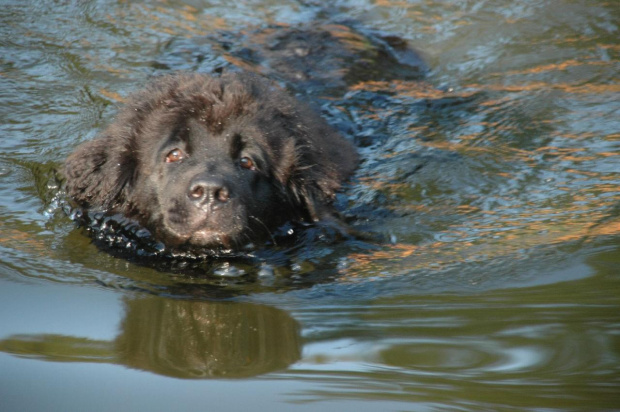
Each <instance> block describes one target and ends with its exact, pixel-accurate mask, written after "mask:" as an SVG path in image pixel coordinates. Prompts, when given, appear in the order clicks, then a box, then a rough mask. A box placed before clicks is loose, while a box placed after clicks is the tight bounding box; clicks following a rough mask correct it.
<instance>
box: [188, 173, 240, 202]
mask: <svg viewBox="0 0 620 412" xmlns="http://www.w3.org/2000/svg"><path fill="white" fill-rule="evenodd" d="M187 196H188V197H189V199H190V200H191V201H192V202H194V203H196V204H197V205H201V206H202V205H212V206H215V205H218V204H222V203H226V202H228V200H229V199H230V190H229V189H228V187H227V186H226V183H225V182H224V180H223V179H221V178H218V177H214V176H209V177H202V178H198V179H194V180H193V181H192V182H191V184H190V186H189V191H188V193H187Z"/></svg>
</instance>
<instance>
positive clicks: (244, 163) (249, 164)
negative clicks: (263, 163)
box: [239, 156, 256, 170]
mask: <svg viewBox="0 0 620 412" xmlns="http://www.w3.org/2000/svg"><path fill="white" fill-rule="evenodd" d="M239 164H240V165H241V167H243V168H244V169H248V170H256V165H255V164H254V161H253V160H252V159H250V158H249V157H247V156H244V157H242V158H241V159H239Z"/></svg>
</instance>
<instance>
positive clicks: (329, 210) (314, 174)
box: [294, 115, 359, 222]
mask: <svg viewBox="0 0 620 412" xmlns="http://www.w3.org/2000/svg"><path fill="white" fill-rule="evenodd" d="M307 116H308V117H306V118H309V119H314V121H313V122H312V123H311V124H310V125H308V126H307V127H304V129H305V133H304V134H305V135H306V136H305V138H302V139H300V143H299V147H298V150H297V153H298V159H297V167H296V170H295V177H294V180H295V181H296V183H295V185H296V186H297V188H298V193H299V197H300V198H301V200H303V203H304V206H305V208H306V210H307V211H308V215H309V217H310V218H311V219H312V220H313V221H315V222H316V221H331V220H334V219H338V217H337V216H336V215H337V214H336V211H335V210H334V208H333V202H334V199H335V197H336V192H337V191H338V190H340V189H341V187H342V184H343V183H344V182H345V181H346V180H347V179H348V178H349V177H350V176H351V175H352V174H353V172H354V171H355V168H356V167H357V164H358V160H359V159H358V155H357V151H356V150H355V148H354V146H353V145H352V144H351V143H350V142H349V141H348V140H346V139H344V138H343V137H342V136H341V135H340V134H339V133H338V132H336V131H335V130H334V129H332V128H331V127H330V126H329V125H327V123H326V122H325V121H324V120H323V119H322V118H320V117H318V115H315V116H310V115H307Z"/></svg>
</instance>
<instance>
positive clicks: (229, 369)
mask: <svg viewBox="0 0 620 412" xmlns="http://www.w3.org/2000/svg"><path fill="white" fill-rule="evenodd" d="M125 305H126V316H125V319H124V320H123V322H122V327H121V333H120V334H119V336H118V337H117V338H116V339H115V340H114V341H112V342H108V341H93V340H91V339H87V338H76V337H72V336H63V335H49V334H41V335H14V336H12V337H9V338H8V339H5V340H2V341H0V351H3V352H6V353H11V354H13V355H16V356H20V357H31V358H36V359H41V360H46V361H57V362H99V363H101V362H109V363H115V364H120V365H125V366H128V367H131V368H135V369H141V370H145V371H150V372H154V373H157V374H160V375H166V376H172V377H177V378H193V379H200V378H218V377H220V378H221V377H228V378H242V377H249V376H256V375H261V374H264V373H267V372H272V371H276V370H281V369H284V368H286V367H287V366H289V365H291V364H292V363H294V362H296V361H297V360H299V358H300V354H301V343H300V337H299V325H298V324H297V322H296V321H295V320H294V319H293V318H291V317H290V316H289V315H288V314H287V313H286V312H284V311H281V310H279V309H276V308H273V307H269V306H262V305H255V304H247V303H233V302H188V301H179V300H172V299H163V298H160V297H152V296H151V297H139V298H131V299H126V301H125Z"/></svg>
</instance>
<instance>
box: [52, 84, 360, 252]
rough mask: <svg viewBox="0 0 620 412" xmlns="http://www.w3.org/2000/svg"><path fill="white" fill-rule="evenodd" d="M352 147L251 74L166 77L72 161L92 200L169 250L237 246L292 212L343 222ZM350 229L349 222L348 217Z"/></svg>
mask: <svg viewBox="0 0 620 412" xmlns="http://www.w3.org/2000/svg"><path fill="white" fill-rule="evenodd" d="M357 160H358V158H357V154H356V151H355V149H354V147H353V146H352V145H351V144H350V143H349V142H348V141H347V140H345V139H344V138H343V137H341V136H340V135H339V134H338V133H337V132H336V131H335V130H333V129H332V128H331V127H329V126H328V125H327V124H326V122H325V121H324V120H323V119H322V118H321V117H319V116H318V115H317V114H316V113H314V112H313V111H312V110H311V109H310V108H308V107H307V106H306V105H304V104H302V103H300V102H299V101H297V100H296V99H294V98H293V97H291V96H289V95H288V94H287V93H286V92H284V91H283V90H281V89H279V88H278V87H276V86H275V85H274V84H272V83H271V82H269V81H268V80H265V79H263V78H261V77H258V76H256V75H253V74H247V73H246V74H243V73H226V74H223V75H221V76H219V77H211V76H208V75H204V74H176V75H167V76H162V77H159V78H157V79H156V80H154V81H153V82H152V83H151V84H150V85H148V86H147V88H146V89H145V90H143V91H141V92H138V93H136V94H134V95H133V96H131V97H130V98H129V100H128V102H127V104H126V105H125V107H124V108H123V109H122V110H121V111H120V113H119V114H118V115H117V117H116V120H115V121H114V122H113V123H112V124H111V125H110V126H108V127H107V128H106V129H105V130H104V131H102V132H101V133H100V134H99V136H97V137H96V138H95V139H94V140H91V141H88V142H85V143H83V144H82V145H80V146H79V147H78V148H77V149H76V150H75V152H74V153H72V154H71V155H70V156H69V157H68V159H67V160H66V163H65V164H64V170H63V174H64V176H65V179H66V185H65V187H66V191H67V194H68V195H69V196H70V197H71V198H72V199H73V201H74V202H75V203H76V204H77V206H78V207H79V208H81V209H84V210H89V211H97V212H104V213H105V214H107V215H111V214H120V215H122V216H124V217H125V218H128V219H131V220H133V221H136V222H137V223H139V224H140V225H141V226H143V227H144V228H146V229H148V230H149V231H150V232H151V234H152V236H153V237H154V238H155V239H157V240H158V241H161V242H162V243H164V244H165V245H166V247H167V248H170V249H172V250H189V251H192V250H237V249H241V248H243V247H245V246H246V245H248V244H256V243H257V242H258V243H260V242H261V241H264V240H266V239H268V238H269V236H270V233H271V232H272V231H273V230H274V229H276V228H278V227H280V226H281V225H283V224H284V223H285V222H287V221H302V222H303V221H308V222H318V221H327V222H329V224H334V225H336V226H339V223H338V218H337V217H336V214H335V210H334V208H333V205H332V203H333V200H334V196H335V193H336V191H337V190H338V189H340V187H341V184H342V183H343V181H345V180H346V179H347V178H348V177H349V176H350V175H351V173H352V172H353V171H354V169H355V167H356V164H357ZM340 227H344V226H340Z"/></svg>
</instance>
